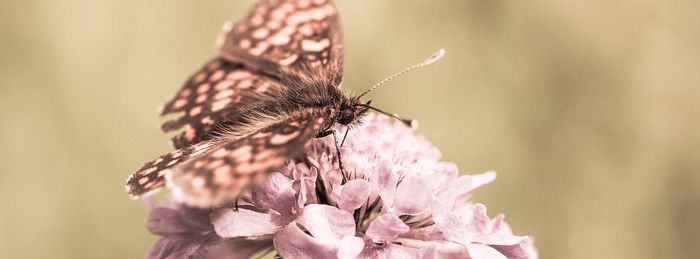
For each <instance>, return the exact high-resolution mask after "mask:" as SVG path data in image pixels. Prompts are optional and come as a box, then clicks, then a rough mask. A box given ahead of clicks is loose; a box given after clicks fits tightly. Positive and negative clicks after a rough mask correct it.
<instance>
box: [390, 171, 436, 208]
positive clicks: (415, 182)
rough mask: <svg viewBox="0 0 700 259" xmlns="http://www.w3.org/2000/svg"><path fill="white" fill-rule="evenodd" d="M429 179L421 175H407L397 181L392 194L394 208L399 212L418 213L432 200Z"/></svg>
mask: <svg viewBox="0 0 700 259" xmlns="http://www.w3.org/2000/svg"><path fill="white" fill-rule="evenodd" d="M427 183H429V181H428V180H427V179H425V178H424V177H422V176H417V175H408V176H406V177H405V178H404V179H403V181H401V182H400V183H399V186H398V187H397V188H396V193H395V196H394V208H395V209H396V210H397V212H399V213H401V214H408V215H413V214H418V213H420V212H422V211H424V210H426V209H427V208H428V207H429V206H428V205H429V204H431V202H432V193H431V191H430V189H429V188H428V185H427Z"/></svg>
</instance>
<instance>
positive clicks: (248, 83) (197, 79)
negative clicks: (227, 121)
mask: <svg viewBox="0 0 700 259" xmlns="http://www.w3.org/2000/svg"><path fill="white" fill-rule="evenodd" d="M279 87H280V85H279V84H277V83H276V82H275V81H273V80H270V79H269V78H268V77H265V76H263V75H260V74H259V73H256V72H253V71H250V70H249V69H247V68H245V67H243V65H241V64H236V63H232V62H230V61H227V60H225V59H222V58H214V59H213V60H211V61H209V62H208V63H207V64H205V65H204V66H203V67H202V68H201V69H199V70H198V71H197V72H195V74H194V75H192V76H191V77H190V78H189V79H188V80H187V82H186V83H185V84H184V85H183V86H182V88H181V89H180V90H179V91H178V92H177V93H176V94H175V96H174V97H173V98H172V99H171V100H170V101H168V102H166V103H165V104H164V105H163V108H162V109H161V114H162V115H168V114H179V116H178V117H177V118H176V119H174V120H170V121H167V122H165V123H163V125H162V129H163V131H165V132H170V131H175V130H182V132H181V133H180V134H178V135H176V136H174V137H173V139H172V142H173V145H174V146H175V148H184V147H187V146H188V145H191V144H194V143H198V142H200V141H202V140H206V139H207V138H209V137H211V136H210V135H211V133H212V130H213V129H214V126H215V123H216V122H218V121H220V120H222V119H224V118H228V117H230V116H231V115H232V113H235V112H236V109H234V108H235V107H237V106H240V105H241V104H245V103H249V102H258V101H261V100H262V99H264V98H266V95H265V93H267V92H268V91H271V90H273V89H275V88H279Z"/></svg>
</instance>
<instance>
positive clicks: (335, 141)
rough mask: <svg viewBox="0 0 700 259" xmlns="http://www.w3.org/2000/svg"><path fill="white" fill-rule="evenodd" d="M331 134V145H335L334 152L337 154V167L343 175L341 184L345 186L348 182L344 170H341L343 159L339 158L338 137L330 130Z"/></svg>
mask: <svg viewBox="0 0 700 259" xmlns="http://www.w3.org/2000/svg"><path fill="white" fill-rule="evenodd" d="M331 134H333V143H335V152H336V154H338V167H340V174H342V175H343V182H342V183H343V184H345V183H346V182H347V181H348V177H347V175H346V174H345V168H343V158H342V157H341V156H340V146H339V145H338V136H337V135H335V130H331Z"/></svg>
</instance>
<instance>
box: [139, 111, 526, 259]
mask: <svg viewBox="0 0 700 259" xmlns="http://www.w3.org/2000/svg"><path fill="white" fill-rule="evenodd" d="M341 154H342V159H343V163H344V164H343V168H344V170H343V171H344V174H345V175H343V173H342V172H341V170H340V169H339V165H338V163H337V161H338V160H337V157H336V150H335V146H334V143H333V138H323V139H316V140H313V141H312V142H311V143H310V144H309V145H307V147H306V157H305V158H304V159H303V160H297V161H291V162H290V163H289V164H288V165H287V166H286V167H284V168H283V169H281V170H280V172H274V173H272V174H271V175H270V177H269V178H268V179H267V181H266V182H265V183H263V184H262V185H260V186H258V187H256V188H255V189H253V190H251V191H250V192H249V193H247V194H246V195H244V196H243V197H241V199H240V200H239V202H238V206H237V207H236V208H234V207H233V205H232V206H229V207H223V208H216V209H208V210H202V209H194V208H188V207H185V206H183V205H181V204H178V203H175V202H173V201H170V200H166V201H163V202H160V203H159V204H153V205H151V213H150V218H149V222H148V228H149V230H150V231H151V232H152V233H154V234H157V235H159V236H162V237H163V238H162V239H161V240H160V241H158V243H156V244H155V245H154V246H153V247H152V249H151V252H150V254H149V257H150V258H186V257H194V258H249V257H250V256H252V255H255V254H261V253H264V252H265V251H272V252H276V253H277V254H278V255H279V256H281V257H282V258H358V257H360V258H536V257H537V254H536V251H535V248H534V246H533V245H532V241H531V239H530V238H529V237H526V236H516V235H514V234H513V233H512V231H511V229H510V227H509V226H508V225H507V224H506V223H505V222H504V221H503V215H498V216H496V217H494V218H490V217H489V216H488V215H487V214H486V207H485V206H484V205H482V204H478V203H476V204H475V203H471V202H470V201H469V200H470V192H471V191H472V190H473V189H475V188H477V187H479V186H482V185H484V184H487V183H489V182H491V181H493V180H494V179H495V177H496V175H495V173H494V172H486V173H483V174H478V175H465V176H459V173H458V171H457V167H456V166H455V165H454V164H452V163H446V162H441V161H440V160H439V158H440V153H439V151H438V150H437V149H436V148H435V147H434V146H433V145H431V144H430V143H429V142H428V141H427V140H426V139H425V138H424V137H423V136H420V135H417V134H416V133H415V131H414V130H412V129H410V128H408V127H405V126H404V125H402V124H400V123H395V122H393V121H392V120H391V119H389V118H387V117H384V116H376V115H373V114H370V115H368V116H367V117H366V118H365V123H363V124H362V125H360V126H358V127H357V128H353V129H351V131H350V133H349V135H348V138H347V140H346V141H345V143H344V145H343V147H342V149H341Z"/></svg>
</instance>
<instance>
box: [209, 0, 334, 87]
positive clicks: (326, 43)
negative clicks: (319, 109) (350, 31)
mask: <svg viewBox="0 0 700 259" xmlns="http://www.w3.org/2000/svg"><path fill="white" fill-rule="evenodd" d="M342 41H343V37H342V28H341V25H340V19H339V17H338V12H337V10H336V8H335V6H334V5H333V3H331V1H330V0H263V1H261V2H260V3H258V4H257V5H256V6H255V8H253V10H252V11H251V13H250V14H249V15H248V17H247V18H246V19H244V20H242V21H239V22H237V23H235V24H234V23H227V24H225V25H224V27H223V32H222V34H221V35H220V36H219V39H218V40H217V43H218V45H219V48H220V51H221V54H222V56H223V57H225V58H227V59H229V60H235V61H239V62H243V63H245V64H247V65H248V66H251V67H257V68H259V69H262V70H264V71H267V72H268V73H270V74H273V75H278V74H286V75H292V74H295V73H294V72H295V71H296V72H297V73H298V72H299V71H301V72H304V73H305V74H309V73H313V74H316V75H319V76H329V75H330V76H332V77H334V81H335V83H336V86H339V84H340V80H341V78H342V63H343V42H342Z"/></svg>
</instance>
